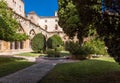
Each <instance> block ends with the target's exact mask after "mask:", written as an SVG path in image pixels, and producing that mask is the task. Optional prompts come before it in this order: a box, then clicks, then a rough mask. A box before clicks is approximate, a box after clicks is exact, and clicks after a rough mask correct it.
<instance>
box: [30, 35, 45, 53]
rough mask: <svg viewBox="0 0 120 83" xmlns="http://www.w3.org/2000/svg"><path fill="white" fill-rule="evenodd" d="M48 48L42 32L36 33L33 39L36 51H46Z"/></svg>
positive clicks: (33, 47)
mask: <svg viewBox="0 0 120 83" xmlns="http://www.w3.org/2000/svg"><path fill="white" fill-rule="evenodd" d="M45 48H46V40H45V37H44V35H43V34H42V33H39V34H36V35H35V36H34V38H33V39H32V49H33V50H34V51H35V52H41V51H44V50H45Z"/></svg>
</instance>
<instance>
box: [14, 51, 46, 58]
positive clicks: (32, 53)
mask: <svg viewBox="0 0 120 83" xmlns="http://www.w3.org/2000/svg"><path fill="white" fill-rule="evenodd" d="M16 55H19V56H27V57H39V56H43V55H45V54H40V53H35V52H27V53H21V54H16Z"/></svg>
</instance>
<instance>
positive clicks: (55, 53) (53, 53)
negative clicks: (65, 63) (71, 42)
mask: <svg viewBox="0 0 120 83" xmlns="http://www.w3.org/2000/svg"><path fill="white" fill-rule="evenodd" d="M46 52H47V54H48V55H47V57H60V52H59V51H56V50H55V49H47V51H46Z"/></svg>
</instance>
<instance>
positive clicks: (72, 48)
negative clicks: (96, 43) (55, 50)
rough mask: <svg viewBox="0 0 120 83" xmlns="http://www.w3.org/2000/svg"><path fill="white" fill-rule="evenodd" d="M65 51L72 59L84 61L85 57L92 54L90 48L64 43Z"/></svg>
mask: <svg viewBox="0 0 120 83" xmlns="http://www.w3.org/2000/svg"><path fill="white" fill-rule="evenodd" d="M65 49H66V50H68V51H69V52H70V53H71V54H72V58H73V59H86V57H87V56H88V55H90V54H92V53H93V50H92V48H91V47H88V46H80V45H79V43H74V42H66V44H65Z"/></svg>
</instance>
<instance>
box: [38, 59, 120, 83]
mask: <svg viewBox="0 0 120 83" xmlns="http://www.w3.org/2000/svg"><path fill="white" fill-rule="evenodd" d="M39 83H120V65H118V64H117V63H115V61H114V60H113V59H112V58H110V57H102V58H98V59H92V60H84V61H80V62H75V63H65V64H58V65H56V66H55V68H54V69H53V70H52V71H51V72H50V73H49V74H48V75H46V76H45V77H44V78H43V79H42V80H41V81H40V82H39Z"/></svg>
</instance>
